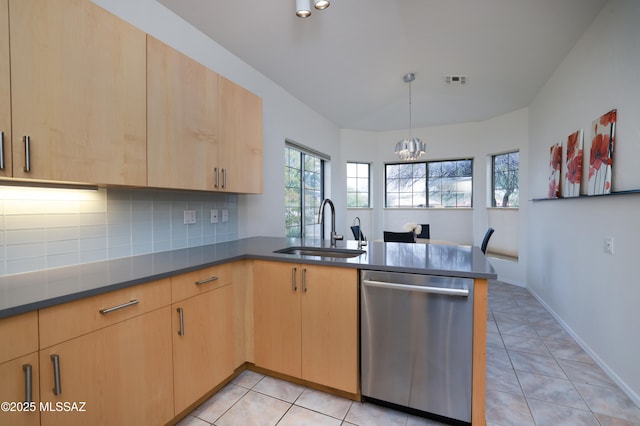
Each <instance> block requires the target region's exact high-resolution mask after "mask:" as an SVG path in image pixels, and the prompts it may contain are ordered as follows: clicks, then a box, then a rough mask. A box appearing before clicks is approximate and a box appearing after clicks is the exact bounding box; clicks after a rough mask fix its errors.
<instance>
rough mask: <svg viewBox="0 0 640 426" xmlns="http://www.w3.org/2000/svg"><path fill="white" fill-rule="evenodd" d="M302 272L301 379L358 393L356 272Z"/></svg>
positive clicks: (311, 268) (313, 268) (317, 268)
mask: <svg viewBox="0 0 640 426" xmlns="http://www.w3.org/2000/svg"><path fill="white" fill-rule="evenodd" d="M302 268H303V274H304V278H303V281H304V283H303V289H302V299H301V304H302V321H301V322H302V378H303V379H305V380H308V381H310V382H313V383H318V384H321V385H325V386H329V387H332V388H336V389H341V390H344V391H346V392H350V393H357V391H358V272H357V270H355V269H347V268H331V267H322V266H310V265H302ZM305 269H306V271H305Z"/></svg>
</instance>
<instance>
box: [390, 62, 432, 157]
mask: <svg viewBox="0 0 640 426" xmlns="http://www.w3.org/2000/svg"><path fill="white" fill-rule="evenodd" d="M403 79H404V82H405V83H409V137H408V138H404V139H402V140H401V141H400V142H398V143H397V144H396V150H395V153H396V155H397V156H398V157H399V158H400V159H401V160H402V161H413V160H417V159H418V158H420V157H422V155H423V154H424V152H425V151H426V149H427V145H426V144H425V143H424V142H422V141H421V140H420V138H414V137H413V136H412V135H411V134H412V128H411V82H412V81H413V80H415V79H416V75H415V74H413V73H409V74H406V75H405V76H404V78H403Z"/></svg>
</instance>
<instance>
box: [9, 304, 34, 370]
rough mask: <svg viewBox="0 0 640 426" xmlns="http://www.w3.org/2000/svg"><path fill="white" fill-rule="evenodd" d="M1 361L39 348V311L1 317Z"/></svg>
mask: <svg viewBox="0 0 640 426" xmlns="http://www.w3.org/2000/svg"><path fill="white" fill-rule="evenodd" d="M0 342H3V343H2V344H1V345H0V363H3V362H5V361H9V360H11V359H14V358H17V357H19V356H22V355H26V354H28V353H31V352H35V351H37V350H38V312H37V311H32V312H27V313H26V314H21V315H15V316H13V317H8V318H3V319H0Z"/></svg>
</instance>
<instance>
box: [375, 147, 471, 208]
mask: <svg viewBox="0 0 640 426" xmlns="http://www.w3.org/2000/svg"><path fill="white" fill-rule="evenodd" d="M462 161H469V162H470V163H471V164H470V168H471V173H470V175H469V176H468V177H469V178H470V179H471V191H470V192H469V194H470V202H469V205H457V204H458V203H457V201H456V205H449V206H445V205H432V204H431V203H430V202H429V200H430V193H429V187H430V182H429V165H430V164H436V163H450V162H462ZM398 165H400V166H404V165H411V167H412V173H411V174H412V176H413V178H414V183H413V184H412V185H414V184H415V179H419V178H422V177H423V178H424V194H423V193H422V191H413V190H412V191H411V194H412V195H411V198H412V200H414V199H416V198H419V199H420V198H422V197H423V196H424V200H425V202H424V205H415V203H414V202H413V201H412V205H411V206H408V205H390V204H389V190H388V183H389V179H388V171H389V169H388V167H389V166H398ZM416 165H420V166H423V167H424V174H423V175H421V173H418V174H416V168H415V166H416ZM473 167H474V159H473V157H461V158H451V159H438V160H429V161H412V162H401V161H398V162H389V163H385V165H384V198H385V203H384V205H385V208H386V209H471V208H473V182H474V178H473ZM403 179H406V178H403ZM421 186H422V185H421ZM397 193H398V194H401V193H403V192H402V191H398V192H397ZM404 193H408V192H406V191H405V192H404ZM416 194H418V196H416Z"/></svg>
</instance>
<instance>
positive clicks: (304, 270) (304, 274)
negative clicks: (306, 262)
mask: <svg viewBox="0 0 640 426" xmlns="http://www.w3.org/2000/svg"><path fill="white" fill-rule="evenodd" d="M302 291H303V292H305V293H306V292H307V268H302Z"/></svg>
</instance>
